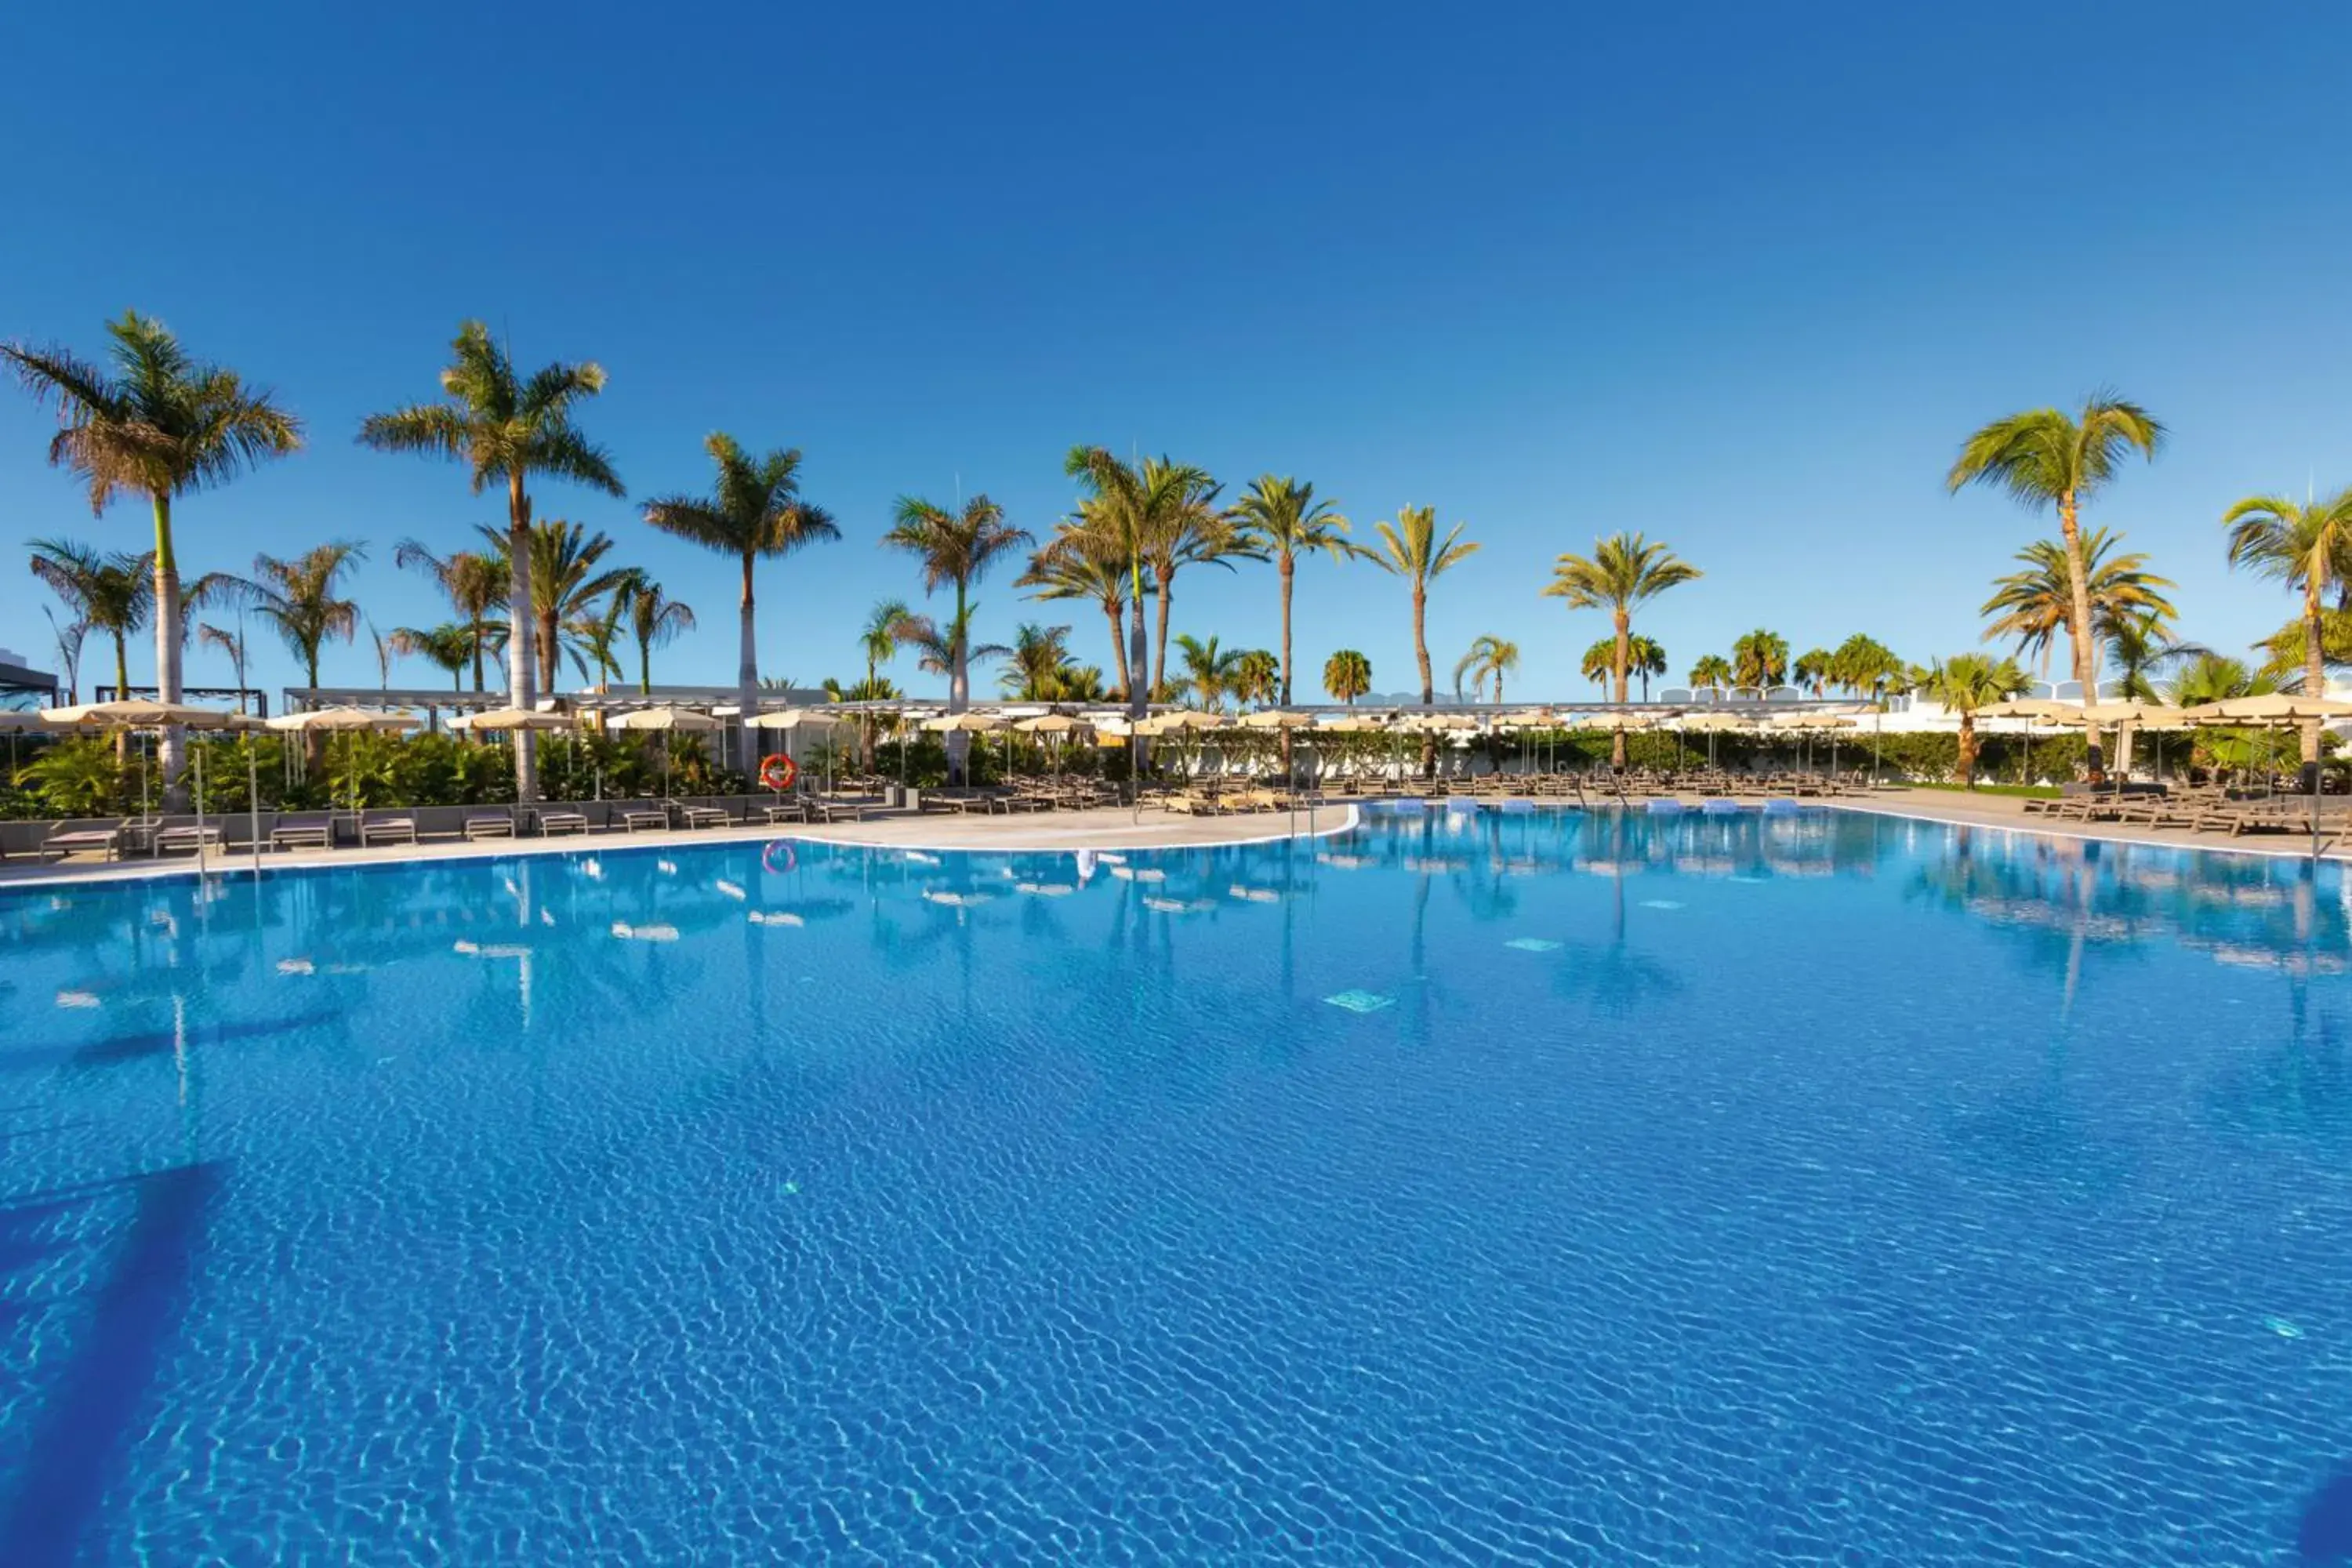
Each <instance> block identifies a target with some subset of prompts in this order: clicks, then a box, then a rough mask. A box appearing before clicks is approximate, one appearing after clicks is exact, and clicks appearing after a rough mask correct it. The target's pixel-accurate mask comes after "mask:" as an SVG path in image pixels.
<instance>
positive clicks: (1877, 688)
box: [1829, 632, 1904, 698]
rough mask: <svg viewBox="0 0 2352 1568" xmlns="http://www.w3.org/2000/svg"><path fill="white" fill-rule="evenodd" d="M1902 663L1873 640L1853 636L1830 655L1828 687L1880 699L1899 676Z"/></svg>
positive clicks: (1890, 649)
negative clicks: (1836, 687)
mask: <svg viewBox="0 0 2352 1568" xmlns="http://www.w3.org/2000/svg"><path fill="white" fill-rule="evenodd" d="M1903 671H1904V664H1903V661H1902V660H1901V659H1899V658H1895V650H1894V649H1892V648H1890V647H1887V646H1886V645H1885V644H1884V643H1882V642H1880V641H1878V640H1877V639H1876V638H1874V637H1864V635H1863V634H1862V633H1860V632H1856V633H1854V634H1853V636H1852V637H1848V638H1846V639H1845V641H1843V642H1842V643H1840V644H1838V646H1837V651H1836V652H1835V653H1833V654H1832V655H1830V671H1829V678H1830V684H1831V685H1832V686H1838V687H1843V689H1846V690H1848V691H1850V692H1852V693H1853V694H1854V695H1855V696H1856V697H1864V696H1868V697H1872V698H1876V697H1879V696H1882V695H1884V694H1885V692H1886V691H1887V690H1888V689H1890V688H1891V687H1892V686H1893V685H1894V683H1895V681H1897V680H1899V679H1901V678H1902V676H1903Z"/></svg>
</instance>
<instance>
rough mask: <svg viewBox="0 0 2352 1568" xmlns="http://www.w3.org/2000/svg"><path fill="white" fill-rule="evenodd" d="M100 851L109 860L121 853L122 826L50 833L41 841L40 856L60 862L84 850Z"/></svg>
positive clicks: (119, 824) (73, 829)
mask: <svg viewBox="0 0 2352 1568" xmlns="http://www.w3.org/2000/svg"><path fill="white" fill-rule="evenodd" d="M90 849H96V850H100V851H102V852H103V853H104V854H105V856H106V858H108V859H110V860H111V859H113V858H115V857H116V856H117V855H119V854H121V852H122V825H121V823H117V824H115V825H114V826H112V827H76V828H72V829H69V830H63V829H61V830H59V831H57V832H53V833H51V834H50V835H49V836H48V837H46V838H43V839H42V840H41V847H40V856H41V858H42V859H43V860H47V858H49V857H50V856H52V855H54V856H56V857H57V858H59V859H60V860H62V859H64V858H66V857H67V856H68V855H78V854H80V853H82V852H83V851H85V850H90Z"/></svg>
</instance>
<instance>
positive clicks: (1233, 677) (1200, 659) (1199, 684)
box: [1176, 633, 1245, 712]
mask: <svg viewBox="0 0 2352 1568" xmlns="http://www.w3.org/2000/svg"><path fill="white" fill-rule="evenodd" d="M1176 647H1177V651H1178V652H1180V653H1181V654H1182V655H1183V658H1184V679H1183V682H1182V687H1183V690H1184V692H1185V694H1186V695H1187V696H1189V697H1190V698H1191V699H1192V702H1193V704H1194V705H1195V706H1197V707H1200V708H1203V709H1206V710H1209V711H1211V712H1215V711H1217V710H1220V709H1222V708H1223V707H1224V705H1225V699H1226V698H1228V697H1230V696H1232V695H1233V691H1234V684H1235V683H1236V682H1237V681H1238V680H1239V679H1240V676H1241V661H1242V658H1243V657H1244V651H1245V650H1244V649H1241V648H1229V647H1219V646H1218V643H1217V639H1216V638H1215V637H1211V638H1209V639H1208V640H1207V641H1206V642H1203V641H1202V640H1201V639H1200V638H1199V637H1190V636H1186V635H1183V634H1181V633H1180V634H1179V635H1178V637H1177V638H1176Z"/></svg>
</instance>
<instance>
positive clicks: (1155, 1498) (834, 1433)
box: [0, 811, 2352, 1564]
mask: <svg viewBox="0 0 2352 1568" xmlns="http://www.w3.org/2000/svg"><path fill="white" fill-rule="evenodd" d="M2346 899H2347V892H2346V888H2345V885H2344V882H2343V879H2342V878H2341V877H2340V876H2339V874H2338V872H2337V871H2336V868H2333V867H2323V868H2319V870H2318V871H2317V872H2316V873H2315V874H2307V872H2306V868H2305V867H2304V866H2302V865H2301V864H2300V863H2298V862H2295V861H2294V860H2291V859H2269V858H2252V857H2234V858H2233V857H2220V856H2206V857H2193V856H2189V855H2186V854H2183V853H2180V852H2178V851H2170V850H2158V849H2150V848H2140V847H2120V846H2116V845H2097V844H2084V843H2079V842H2073V841H2067V840H2059V839H2051V838H2044V837H2033V836H2030V835H2023V834H2006V833H1998V832H1990V831H1983V830H1978V831H1969V830H1962V829H1948V828H1945V827H1942V826H1934V825H1929V824H1923V823H1912V822H1904V821H1898V820H1895V819H1890V818H1884V817H1873V816H1861V815H1854V814H1845V813H1832V812H1822V811H1807V812H1804V813H1801V814H1796V815H1790V816H1773V817H1764V816H1759V814H1757V813H1754V812H1748V813H1743V814H1741V815H1739V816H1698V815H1696V814H1690V815H1687V816H1682V817H1678V818H1676V817H1656V818H1652V817H1647V816H1632V815H1625V814H1618V813H1605V812H1604V813H1595V814H1591V815H1585V814H1580V813H1575V812H1549V811H1546V812H1538V813H1524V814H1511V815H1503V814H1499V813H1491V812H1489V813H1478V814H1454V815H1448V814H1446V813H1443V812H1433V813H1427V814H1423V813H1414V814H1411V815H1409V816H1408V815H1395V816H1381V817H1374V818H1370V819H1368V820H1367V821H1366V823H1365V824H1364V825H1363V826H1362V827H1361V828H1360V829H1359V830H1358V831H1356V832H1354V833H1351V834H1349V835H1345V836H1342V837H1334V838H1327V839H1321V840H1300V841H1297V842H1296V843H1290V842H1276V843H1272V844H1265V845H1258V846H1251V847H1237V848H1227V849H1221V850H1214V851H1181V852H1167V853H1160V854H1151V855H1145V854H1137V855H1134V856H1131V857H1127V858H1107V857H1097V856H1088V857H1085V858H1080V857H1076V856H1073V855H1069V854H1061V855H1047V854H1038V855H1012V856H981V855H970V856H967V855H944V854H943V855H938V856H925V855H919V854H910V853H907V852H902V851H895V850H863V849H848V848H832V847H818V846H815V845H812V844H806V843H803V844H800V845H797V846H791V845H782V844H780V845H777V846H773V847H768V848H767V849H765V850H764V851H763V850H762V849H761V848H760V847H689V846H686V845H675V846H669V845H666V846H664V847H660V848H657V849H636V848H632V849H629V850H619V849H613V848H600V849H598V850H595V851H593V852H586V851H583V853H581V854H578V855H564V856H541V857H532V858H510V859H498V860H479V861H467V862H441V863H436V864H431V865H427V866H425V867H421V868H400V869H392V868H368V869H359V868H353V869H347V870H338V871H333V872H324V873H318V874H286V875H279V876H273V877H268V878H264V879H259V880H258V881H256V880H254V879H250V878H249V877H229V878H226V879H216V880H215V881H213V882H211V883H209V884H206V885H205V886H203V887H201V888H199V886H198V885H197V884H195V883H194V882H193V881H191V880H188V879H178V880H171V881H157V882H152V883H148V884H142V885H137V886H128V887H125V886H114V887H104V888H100V887H89V888H83V889H68V890H58V891H46V890H45V891H26V892H21V893H17V894H15V895H13V896H9V897H7V898H5V899H0V953H5V957H0V1077H5V1091H0V1151H5V1161H0V1168H5V1178H0V1315H5V1321H6V1323H7V1332H6V1333H5V1335H0V1488H5V1496H0V1510H5V1512H0V1558H5V1560H6V1561H8V1562H10V1563H65V1562H107V1563H114V1562H152V1563H193V1562H199V1561H220V1562H229V1563H274V1562H281V1561H282V1562H296V1561H304V1562H308V1561H325V1560H328V1559H330V1558H332V1559H333V1560H336V1561H353V1562H364V1563H371V1564H398V1563H491V1562H502V1563H503V1562H514V1563H520V1562H530V1563H587V1562H632V1563H694V1562H709V1563H735V1562H749V1561H763V1560H770V1559H776V1560H785V1561H827V1560H831V1561H844V1562H874V1563H919V1562H929V1561H941V1562H971V1561H987V1562H1001V1563H1011V1562H1036V1563H1097V1562H1111V1561H1171V1562H1172V1561H1223V1562H1244V1561H1300V1560H1320V1561H1331V1562H1355V1561H1400V1560H1440V1561H1442V1560H1449V1559H1451V1560H1463V1561H1481V1562H1484V1561H1504V1560H1507V1561H1519V1562H1591V1563H1735V1562H1738V1563H1746V1562H1777V1561H1790V1562H1796V1561H1837V1562H1868V1563H1897V1562H1899V1563H1994V1562H2002V1563H2048V1562H2055V1561H2061V1560H2063V1561H2069V1562H2077V1563H2118V1564H2120V1563H2135V1564H2137V1563H2273V1562H2293V1561H2296V1560H2297V1552H2298V1551H2299V1550H2307V1551H2308V1552H2310V1553H2311V1554H2312V1557H2311V1560H2326V1558H2325V1556H2324V1553H2325V1552H2327V1551H2329V1550H2332V1549H2333V1548H2334V1546H2335V1545H2336V1542H2337V1539H2338V1537H2337V1535H2336V1532H2337V1531H2346V1532H2347V1533H2346V1534H2345V1536H2344V1539H2347V1540H2352V1531H2347V1527H2346V1525H2345V1523H2344V1521H2343V1519H2342V1517H2341V1516H2342V1514H2343V1513H2344V1512H2346V1511H2347V1510H2345V1509H2344V1507H2343V1505H2342V1504H2341V1502H2340V1500H2339V1495H2338V1494H2336V1493H2331V1492H2330V1491H2329V1490H2328V1486H2329V1483H2330V1480H2331V1478H2333V1477H2336V1475H2337V1474H2338V1473H2339V1472H2338V1467H2339V1466H2340V1465H2341V1464H2343V1463H2344V1462H2345V1461H2347V1459H2352V1293H2347V1286H2352V1263H2347V1256H2346V1245H2345V1241H2346V1237H2347V1236H2352V1157H2347V1156H2352V1079H2347V1068H2346V1062H2345V1058H2344V1039H2345V1035H2346V1018H2345V1009H2346V999H2347V990H2346V985H2347V982H2346V980H2345V978H2344V970H2345V966H2346V962H2347V956H2352V947H2347V906H2346ZM78 1554H79V1555H78Z"/></svg>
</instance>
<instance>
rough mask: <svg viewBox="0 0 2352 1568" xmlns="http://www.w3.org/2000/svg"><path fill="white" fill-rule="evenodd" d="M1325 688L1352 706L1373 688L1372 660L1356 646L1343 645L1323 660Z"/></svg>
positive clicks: (1368, 694)
mask: <svg viewBox="0 0 2352 1568" xmlns="http://www.w3.org/2000/svg"><path fill="white" fill-rule="evenodd" d="M1323 689H1324V690H1325V691H1327V692H1328V693H1329V694H1330V695H1331V696H1332V697H1334V698H1336V699H1338V700H1339V701H1341V702H1344V703H1346V704H1347V705H1348V706H1349V707H1350V708H1352V707H1354V706H1355V705H1356V699H1357V698H1359V697H1368V696H1370V694H1371V689H1372V661H1371V660H1370V659H1369V658H1365V657H1364V656H1363V655H1362V654H1360V653H1358V652H1357V651H1356V650H1355V649H1354V648H1351V647H1343V648H1341V649H1340V650H1339V652H1337V653H1335V654H1333V655H1332V656H1331V657H1330V658H1327V659H1325V660H1324V661H1323Z"/></svg>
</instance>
